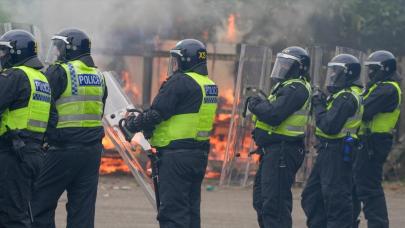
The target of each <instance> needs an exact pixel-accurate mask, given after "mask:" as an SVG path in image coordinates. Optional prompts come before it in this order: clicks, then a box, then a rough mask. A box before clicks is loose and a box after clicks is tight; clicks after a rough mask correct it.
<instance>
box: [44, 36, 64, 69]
mask: <svg viewBox="0 0 405 228" xmlns="http://www.w3.org/2000/svg"><path fill="white" fill-rule="evenodd" d="M68 43H69V42H68V41H67V40H66V39H64V37H59V36H54V37H52V43H51V46H50V47H49V49H48V53H47V55H46V58H45V63H46V64H53V63H54V62H56V61H63V60H64V58H65V56H66V45H67V44H68Z"/></svg>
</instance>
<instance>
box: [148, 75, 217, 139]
mask: <svg viewBox="0 0 405 228" xmlns="http://www.w3.org/2000/svg"><path fill="white" fill-rule="evenodd" d="M186 75H188V76H189V77H190V78H192V79H193V80H194V81H195V82H197V83H198V85H199V86H200V87H201V92H202V95H203V97H202V103H201V105H200V109H199V110H198V112H196V113H186V114H178V115H174V116H172V117H170V118H169V119H168V120H166V121H163V122H161V123H160V124H159V125H157V126H156V129H155V130H154V132H153V137H152V138H151V140H150V142H151V145H152V146H154V147H164V146H167V145H169V144H170V143H171V142H172V141H174V140H180V139H194V140H196V141H206V140H209V137H210V135H211V131H212V128H213V124H214V119H215V113H216V110H217V103H218V87H217V86H216V85H215V83H214V82H213V81H212V80H211V79H209V78H208V76H206V75H200V74H197V73H194V72H192V73H186Z"/></svg>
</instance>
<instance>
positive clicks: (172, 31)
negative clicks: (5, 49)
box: [0, 0, 226, 48]
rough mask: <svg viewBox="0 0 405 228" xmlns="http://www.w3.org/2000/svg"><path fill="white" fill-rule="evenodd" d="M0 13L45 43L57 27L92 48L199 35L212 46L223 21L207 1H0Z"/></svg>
mask: <svg viewBox="0 0 405 228" xmlns="http://www.w3.org/2000/svg"><path fill="white" fill-rule="evenodd" d="M218 6H219V7H218ZM0 8H1V9H2V10H3V11H6V12H7V14H8V15H9V16H10V18H9V20H10V21H12V22H19V23H31V24H34V25H36V26H38V27H39V30H40V31H41V34H42V38H43V39H45V40H49V38H50V36H51V35H53V34H55V33H56V32H57V31H59V30H61V29H63V28H67V27H75V28H80V29H83V30H85V31H86V32H87V33H88V34H89V35H90V37H91V38H92V40H93V47H96V48H100V47H106V46H107V47H110V48H126V46H127V45H131V44H132V43H138V42H144V41H148V40H152V39H153V38H154V37H155V36H160V37H161V38H164V39H181V38H185V37H194V38H204V37H202V36H203V34H204V32H206V33H207V32H210V33H211V34H209V35H208V36H207V37H205V39H206V41H215V39H216V38H215V30H216V29H217V27H221V26H222V22H223V21H224V20H226V16H225V17H224V12H223V9H224V8H226V7H224V6H223V5H222V4H221V5H218V2H217V1H207V0H193V1H188V0H167V1H159V0H103V1H101V0H68V1H66V0H31V1H29V0H1V1H0ZM205 30H207V31H205Z"/></svg>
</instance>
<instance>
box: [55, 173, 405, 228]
mask: <svg viewBox="0 0 405 228" xmlns="http://www.w3.org/2000/svg"><path fill="white" fill-rule="evenodd" d="M206 187H207V184H205V186H203V189H204V190H203V193H202V205H201V209H202V227H203V228H256V227H258V225H257V223H256V214H255V212H254V210H253V208H252V197H251V196H252V191H251V189H248V188H247V189H240V188H217V187H216V188H215V189H214V190H213V191H207V190H206ZM385 189H386V193H387V199H388V203H389V212H390V220H391V227H392V228H401V227H403V226H404V225H403V224H405V216H404V215H405V197H404V195H405V187H403V186H401V185H400V184H397V183H396V184H387V185H386V186H385ZM301 191H302V189H300V188H296V189H294V212H293V219H294V227H297V228H304V227H306V226H305V216H304V214H303V212H302V210H301V207H300V193H301ZM65 203H66V195H64V196H63V197H62V198H61V199H60V202H59V205H58V209H57V215H56V220H57V227H58V228H62V227H65V226H66V225H65V224H66V223H65V217H66V213H65V209H64V208H65V207H64V205H65ZM363 224H364V223H363ZM95 227H96V228H157V227H158V225H157V223H156V221H155V212H154V210H153V208H152V206H151V204H150V203H149V202H148V201H147V200H146V198H145V197H144V194H143V192H142V190H141V189H140V188H139V187H138V186H137V185H136V183H135V180H134V179H133V178H132V177H131V176H103V177H101V178H100V184H99V193H98V199H97V209H96V226H95ZM365 227H366V226H364V225H363V226H362V228H365Z"/></svg>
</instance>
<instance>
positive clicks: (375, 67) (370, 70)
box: [364, 62, 384, 79]
mask: <svg viewBox="0 0 405 228" xmlns="http://www.w3.org/2000/svg"><path fill="white" fill-rule="evenodd" d="M364 65H365V66H366V72H367V75H368V77H369V78H370V79H373V78H375V76H376V75H377V73H378V72H379V71H380V70H381V69H383V67H384V66H383V65H382V63H381V62H364Z"/></svg>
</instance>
